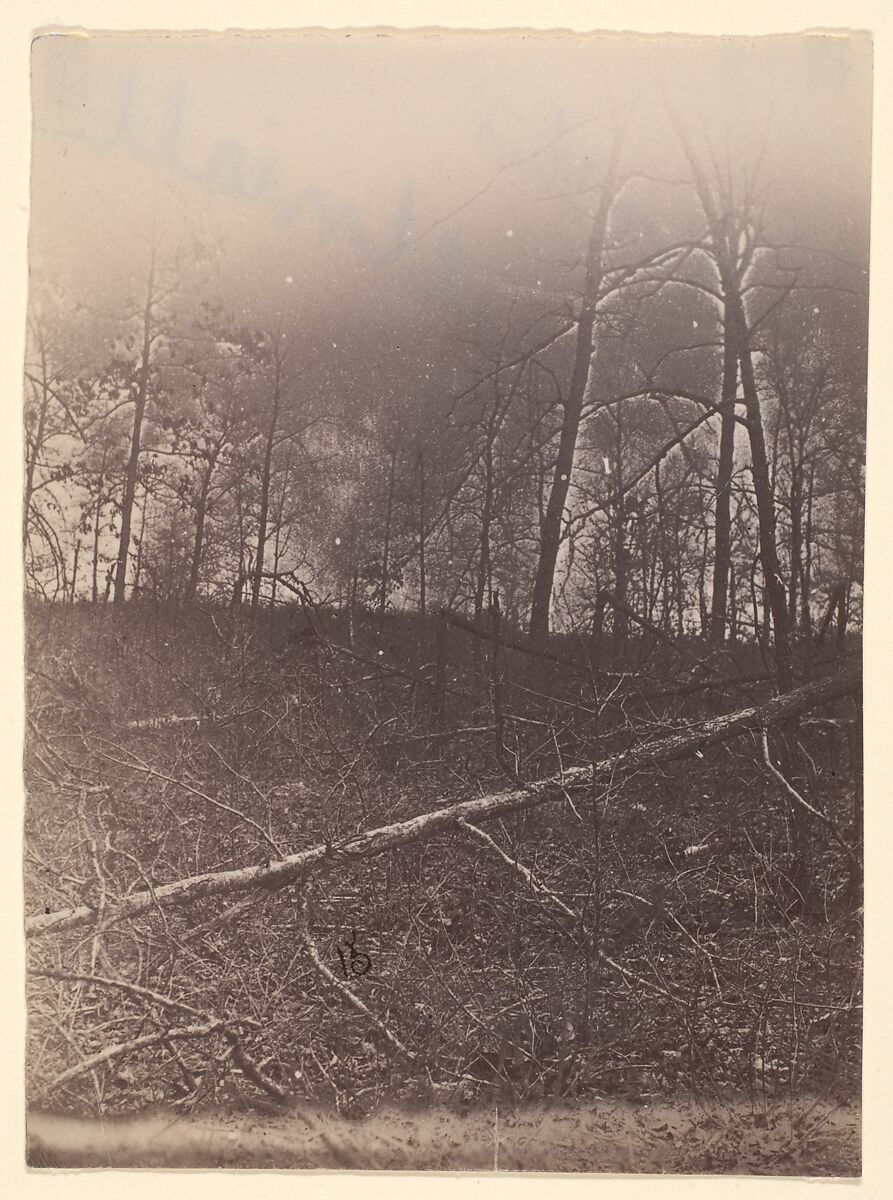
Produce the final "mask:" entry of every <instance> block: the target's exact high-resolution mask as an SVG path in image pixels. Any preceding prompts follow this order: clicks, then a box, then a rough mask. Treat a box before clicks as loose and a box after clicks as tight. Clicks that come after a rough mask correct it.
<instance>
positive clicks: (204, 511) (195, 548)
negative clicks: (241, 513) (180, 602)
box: [186, 464, 212, 604]
mask: <svg viewBox="0 0 893 1200" xmlns="http://www.w3.org/2000/svg"><path fill="white" fill-rule="evenodd" d="M211 470H212V467H211V465H210V464H209V465H208V469H207V471H206V472H205V477H204V479H202V486H201V491H200V492H199V494H198V500H197V501H196V505H195V537H194V538H193V542H192V561H191V562H190V564H189V582H188V583H187V585H186V603H187V604H194V603H195V597H196V593H197V591H198V577H199V572H200V571H201V565H202V553H203V551H204V546H205V520H206V518H207V515H208V491H209V489H210V486H211Z"/></svg>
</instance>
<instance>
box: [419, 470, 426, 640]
mask: <svg viewBox="0 0 893 1200" xmlns="http://www.w3.org/2000/svg"><path fill="white" fill-rule="evenodd" d="M425 520H426V514H425V452H424V450H420V451H419V616H420V617H421V620H422V626H423V628H424V622H425V614H426V611H427V580H426V578H425V541H426V537H425Z"/></svg>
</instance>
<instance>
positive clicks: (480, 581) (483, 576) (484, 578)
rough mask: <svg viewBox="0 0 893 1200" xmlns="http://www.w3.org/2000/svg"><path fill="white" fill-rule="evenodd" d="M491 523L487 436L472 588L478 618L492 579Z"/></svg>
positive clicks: (490, 460) (489, 443)
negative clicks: (476, 573) (474, 575)
mask: <svg viewBox="0 0 893 1200" xmlns="http://www.w3.org/2000/svg"><path fill="white" fill-rule="evenodd" d="M492 523H493V442H492V440H490V437H489V436H488V440H487V445H486V449H485V451H484V496H483V502H482V505H481V538H480V554H479V556H478V576H477V583H476V585H475V589H474V617H475V620H476V621H477V620H480V618H481V615H482V614H483V611H484V599H485V596H486V595H487V591H488V589H489V587H490V582H491V579H492V564H491V561H490V527H491V525H492Z"/></svg>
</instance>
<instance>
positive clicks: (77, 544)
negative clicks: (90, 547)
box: [68, 538, 81, 604]
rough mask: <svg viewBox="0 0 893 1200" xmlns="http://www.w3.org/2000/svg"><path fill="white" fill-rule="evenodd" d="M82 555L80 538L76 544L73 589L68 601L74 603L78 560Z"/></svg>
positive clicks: (72, 572) (72, 573)
mask: <svg viewBox="0 0 893 1200" xmlns="http://www.w3.org/2000/svg"><path fill="white" fill-rule="evenodd" d="M80 557H81V539H80V538H78V539H77V541H76V542H75V544H74V562H73V563H72V567H71V590H70V592H69V593H68V603H69V604H74V600H75V594H76V592H77V586H78V560H79V559H80Z"/></svg>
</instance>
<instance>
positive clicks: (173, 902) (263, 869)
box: [25, 673, 861, 938]
mask: <svg viewBox="0 0 893 1200" xmlns="http://www.w3.org/2000/svg"><path fill="white" fill-rule="evenodd" d="M860 686H861V679H860V676H859V675H858V674H850V673H843V674H839V675H834V676H832V677H830V678H827V679H821V680H818V681H816V682H814V683H808V684H806V685H804V686H803V687H800V688H796V689H795V690H794V691H790V692H787V693H785V695H783V696H777V697H775V698H774V699H772V700H768V701H767V702H766V703H765V704H762V705H758V706H753V707H749V708H741V709H738V710H737V711H735V712H732V713H727V714H725V715H724V716H719V717H714V718H712V719H711V720H709V721H703V722H701V723H699V724H697V725H690V726H686V727H685V728H682V729H680V730H678V731H677V732H675V733H672V734H670V735H668V736H667V737H663V738H659V739H656V740H654V741H652V742H644V743H642V744H640V745H638V746H634V747H632V748H631V749H629V750H625V751H623V752H622V753H619V754H613V755H611V756H610V757H609V758H605V759H602V760H601V761H599V762H597V763H594V764H593V765H591V766H584V767H572V768H570V769H569V770H567V771H565V772H563V773H562V774H561V775H558V776H552V777H550V778H549V779H543V780H539V781H537V782H534V783H530V784H527V785H526V786H525V787H523V788H516V789H513V790H511V791H506V792H496V793H494V794H492V795H489V796H480V797H477V798H475V799H473V800H463V801H460V802H458V803H456V804H450V805H448V806H447V807H446V808H441V809H435V810H434V811H433V812H426V813H422V814H421V815H420V816H417V817H410V818H408V819H407V820H404V821H396V822H394V823H393V824H391V825H384V826H381V827H380V828H378V829H370V830H368V831H366V832H365V833H360V834H357V835H356V836H355V837H352V838H349V839H346V840H345V841H343V842H340V843H338V844H337V845H323V846H313V847H311V848H310V849H308V850H301V851H299V852H298V853H297V854H291V855H289V856H288V857H287V858H284V859H281V860H278V861H277V860H270V861H268V862H265V863H259V864H256V865H254V866H250V867H239V868H236V869H235V870H229V871H210V872H208V873H206V874H203V875H193V876H189V877H188V878H185V879H176V880H174V881H173V882H171V883H165V884H159V885H158V886H155V887H153V888H152V889H151V890H150V891H144V892H134V893H132V894H131V895H129V896H125V897H124V898H123V899H121V900H119V901H117V902H112V901H109V900H107V901H106V904H105V906H104V908H103V913H102V923H103V926H104V927H105V926H108V925H111V924H114V923H117V922H118V921H121V920H124V919H129V918H132V917H138V916H140V915H142V914H144V913H148V912H151V911H152V910H153V909H161V908H179V907H183V906H186V905H189V904H193V903H195V902H196V901H198V900H203V899H206V898H208V897H211V896H231V895H235V894H238V893H241V892H246V891H250V890H252V889H254V888H267V889H270V890H276V889H278V888H280V887H286V886H289V885H291V884H299V883H300V882H301V881H302V880H303V879H304V878H306V877H307V876H308V875H310V874H311V873H312V872H314V871H316V870H318V869H320V868H322V867H323V866H325V865H326V864H333V865H334V864H336V863H343V862H344V861H345V860H349V859H360V858H369V857H372V856H374V855H377V854H384V853H385V852H386V851H388V850H393V849H396V848H398V847H400V846H406V845H409V844H411V843H414V842H421V841H425V840H426V839H428V838H430V837H433V836H434V835H436V834H439V833H444V832H446V831H448V830H450V829H453V828H456V827H457V826H460V827H461V822H463V821H472V822H474V823H480V822H482V821H490V820H493V819H494V818H495V817H502V816H506V815H507V814H509V813H514V812H521V811H523V810H524V809H528V808H535V807H538V806H539V805H542V804H548V803H550V802H553V801H556V800H561V799H563V798H564V797H565V796H566V795H567V794H568V793H570V792H574V791H579V790H581V789H584V788H588V787H590V786H591V785H592V783H593V782H596V783H597V782H598V781H599V780H600V779H604V780H606V781H607V780H609V779H611V778H612V777H613V776H615V775H616V773H617V772H618V771H636V770H642V769H643V768H646V767H650V766H656V765H658V764H660V763H666V762H673V761H675V760H678V759H682V758H687V757H689V756H690V755H692V754H697V753H698V752H699V751H701V750H703V749H704V748H705V747H706V746H711V745H714V744H716V743H717V742H724V741H728V740H729V739H730V738H733V737H736V736H737V735H738V734H740V733H744V732H745V731H746V730H752V729H764V728H767V727H769V726H772V725H776V724H778V723H779V722H782V721H785V720H787V719H788V718H790V717H794V716H797V715H799V714H800V713H804V712H809V711H810V710H811V709H813V708H815V707H817V706H818V705H819V704H823V703H825V702H827V701H830V700H836V699H838V698H839V697H841V696H845V695H848V694H853V693H857V692H858V690H859V687H860ZM98 919H99V914H98V912H97V910H96V909H95V908H91V907H89V906H87V905H81V906H80V907H78V908H69V909H61V910H59V911H57V912H44V913H41V914H38V915H35V916H31V917H29V918H28V919H27V920H26V921H25V933H26V936H27V937H31V938H33V937H40V936H44V935H46V934H48V933H62V932H63V931H64V930H67V929H76V928H80V927H83V926H90V925H94V924H96V922H97V920H98Z"/></svg>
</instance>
